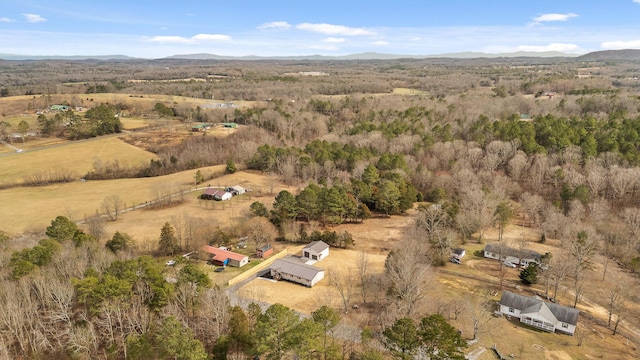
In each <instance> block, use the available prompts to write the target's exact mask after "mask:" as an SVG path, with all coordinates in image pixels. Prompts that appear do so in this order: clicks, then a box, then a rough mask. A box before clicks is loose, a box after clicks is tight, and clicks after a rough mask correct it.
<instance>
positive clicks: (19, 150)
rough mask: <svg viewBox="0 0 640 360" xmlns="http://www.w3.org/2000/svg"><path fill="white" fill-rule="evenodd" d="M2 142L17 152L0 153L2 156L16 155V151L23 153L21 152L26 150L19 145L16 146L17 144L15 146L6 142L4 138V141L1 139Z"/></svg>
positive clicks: (0, 142)
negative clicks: (18, 146)
mask: <svg viewBox="0 0 640 360" xmlns="http://www.w3.org/2000/svg"><path fill="white" fill-rule="evenodd" d="M0 144H3V145H5V146H7V147H8V148H10V149H12V150H15V152H13V153H9V154H2V155H0V156H8V155H15V154H16V153H21V152H23V151H24V150H22V149H20V148H17V147H15V146H13V145H11V144H9V143H8V142H6V141H4V140H3V141H0Z"/></svg>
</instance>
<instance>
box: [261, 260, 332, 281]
mask: <svg viewBox="0 0 640 360" xmlns="http://www.w3.org/2000/svg"><path fill="white" fill-rule="evenodd" d="M269 270H270V272H271V277H272V278H274V279H275V280H280V279H283V280H288V281H292V282H294V283H298V284H302V285H305V286H308V287H312V286H313V285H315V284H316V283H317V282H318V281H320V280H322V279H323V278H324V270H323V269H320V268H318V267H315V266H312V265H307V264H305V263H302V262H300V260H298V259H296V258H292V257H286V258H282V259H277V260H276V261H274V262H273V264H271V266H270V267H269Z"/></svg>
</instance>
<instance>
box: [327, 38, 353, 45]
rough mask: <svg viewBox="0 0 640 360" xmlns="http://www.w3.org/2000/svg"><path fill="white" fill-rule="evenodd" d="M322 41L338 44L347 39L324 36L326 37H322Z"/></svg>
mask: <svg viewBox="0 0 640 360" xmlns="http://www.w3.org/2000/svg"><path fill="white" fill-rule="evenodd" d="M322 41H323V42H326V43H334V44H339V43H343V42H345V41H347V39H345V38H335V37H328V38H326V39H324V40H322Z"/></svg>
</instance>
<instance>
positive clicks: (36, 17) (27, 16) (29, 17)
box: [22, 14, 47, 24]
mask: <svg viewBox="0 0 640 360" xmlns="http://www.w3.org/2000/svg"><path fill="white" fill-rule="evenodd" d="M22 16H24V18H25V20H27V22H30V23H32V24H35V23H39V22H45V21H47V19H45V18H43V17H42V16H40V15H37V14H22Z"/></svg>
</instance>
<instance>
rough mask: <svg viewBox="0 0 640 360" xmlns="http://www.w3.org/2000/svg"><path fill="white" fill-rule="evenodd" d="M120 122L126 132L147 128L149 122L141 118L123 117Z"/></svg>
mask: <svg viewBox="0 0 640 360" xmlns="http://www.w3.org/2000/svg"><path fill="white" fill-rule="evenodd" d="M120 122H121V123H122V127H123V128H124V129H125V130H133V129H139V128H141V127H145V126H147V120H146V119H144V118H140V117H121V118H120Z"/></svg>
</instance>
